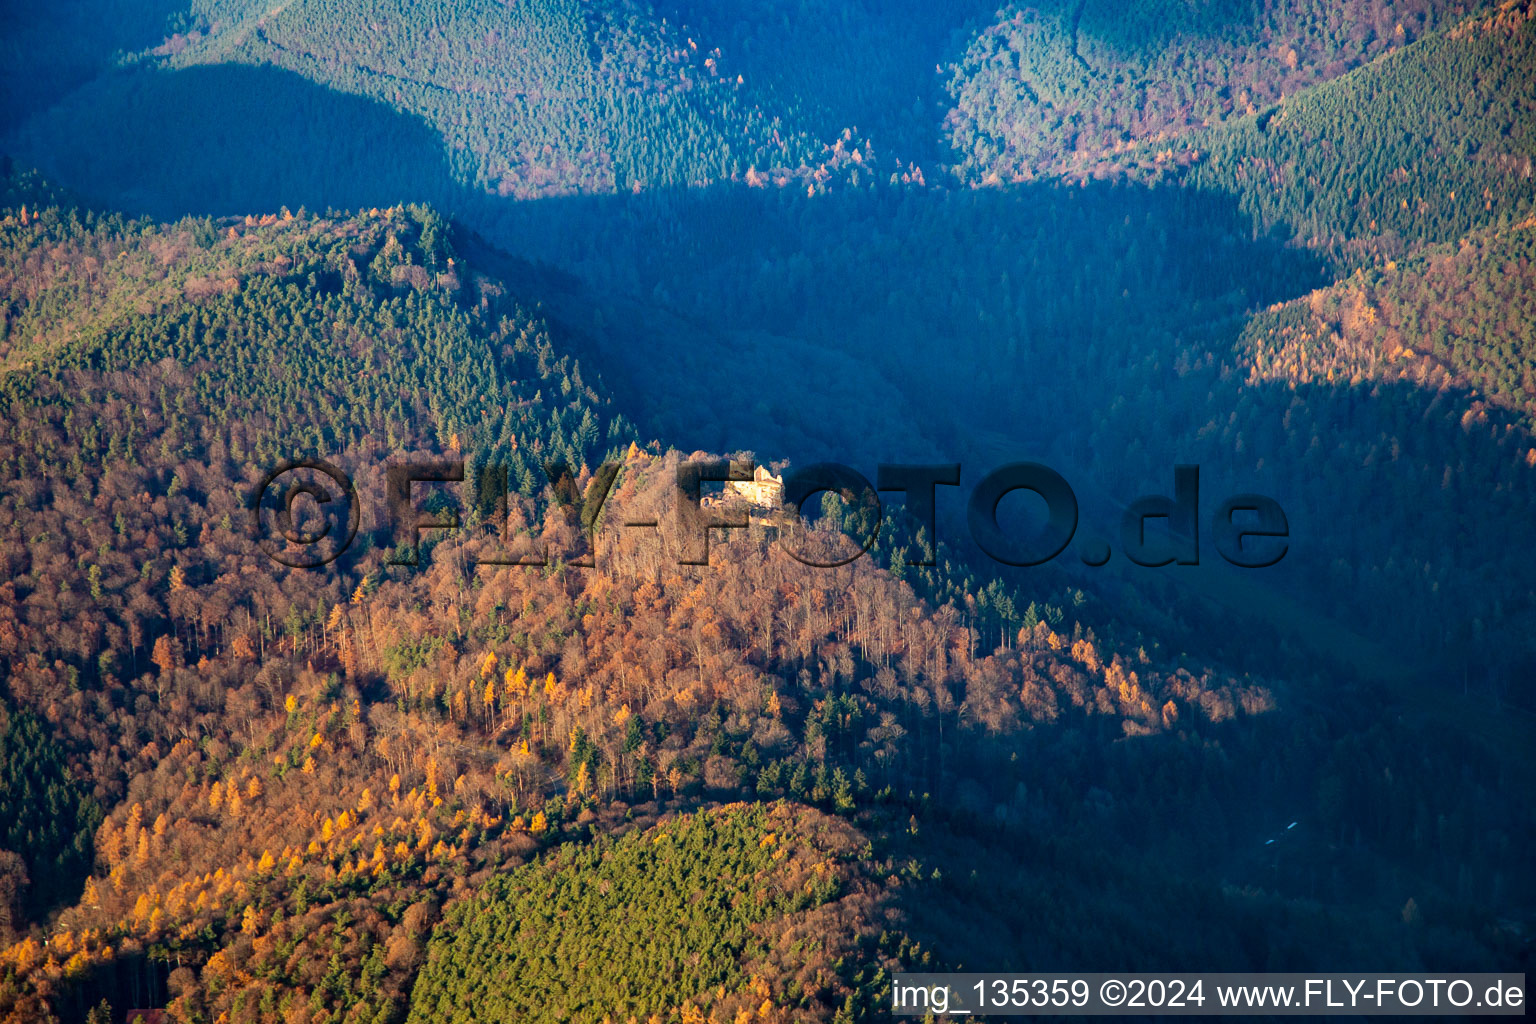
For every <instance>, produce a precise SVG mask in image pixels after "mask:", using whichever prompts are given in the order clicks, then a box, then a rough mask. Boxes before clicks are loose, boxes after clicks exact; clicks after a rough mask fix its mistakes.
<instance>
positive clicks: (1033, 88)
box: [945, 0, 1490, 183]
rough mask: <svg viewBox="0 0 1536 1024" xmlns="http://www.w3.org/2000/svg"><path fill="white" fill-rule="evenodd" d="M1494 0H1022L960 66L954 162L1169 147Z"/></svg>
mask: <svg viewBox="0 0 1536 1024" xmlns="http://www.w3.org/2000/svg"><path fill="white" fill-rule="evenodd" d="M1486 6H1490V5H1489V4H1486V3H1478V2H1476V0H1450V2H1446V0H1355V2H1351V3H1330V2H1325V0H1279V2H1272V3H1253V2H1251V0H1215V2H1206V3H1193V4H1192V3H1184V2H1182V0H1143V2H1138V3H1114V2H1110V0H1043V2H1035V3H1020V4H1011V5H1008V6H1005V7H1004V8H1002V9H1001V10H1000V11H999V12H998V14H997V18H996V20H995V21H994V22H993V23H992V24H990V25H988V26H987V27H986V28H985V29H983V30H982V31H981V32H979V33H977V35H976V37H975V39H974V40H972V42H971V43H970V44H969V46H968V47H967V48H966V51H965V53H964V55H963V56H961V57H960V58H959V59H958V60H956V61H955V62H954V63H953V66H952V77H951V79H950V84H949V91H950V95H951V96H952V98H953V101H954V106H953V109H951V110H950V112H949V115H948V117H947V119H946V122H945V127H946V130H947V131H948V133H949V136H950V139H951V141H952V143H953V145H954V147H955V149H956V151H957V153H956V155H957V157H958V164H957V167H956V170H957V172H958V173H960V174H961V175H963V176H964V177H966V178H967V179H969V180H972V181H988V182H993V183H996V182H999V181H1021V180H1022V181H1028V180H1031V179H1034V178H1037V177H1042V176H1055V175H1058V174H1072V175H1094V174H1103V173H1110V172H1113V171H1114V170H1115V169H1116V168H1117V167H1118V166H1120V165H1123V164H1125V163H1127V162H1129V163H1136V162H1138V161H1142V160H1152V159H1153V158H1154V156H1155V155H1156V154H1159V153H1160V152H1162V153H1163V156H1166V155H1167V154H1166V152H1164V151H1165V150H1166V148H1167V147H1168V145H1169V143H1170V142H1171V141H1172V140H1175V139H1178V138H1179V137H1180V136H1182V135H1185V134H1187V133H1188V132H1190V131H1191V130H1192V129H1196V128H1200V127H1202V126H1207V125H1211V124H1213V123H1217V122H1221V121H1225V120H1227V119H1229V118H1233V117H1242V116H1243V115H1245V114H1253V113H1255V112H1256V111H1257V110H1259V109H1261V108H1264V107H1268V106H1270V105H1271V104H1273V103H1275V102H1277V101H1279V100H1281V99H1283V98H1285V97H1287V96H1292V95H1295V94H1296V93H1299V92H1301V91H1302V90H1304V89H1307V88H1308V87H1310V86H1314V85H1317V84H1318V83H1319V82H1325V81H1328V80H1329V79H1332V78H1335V77H1338V76H1339V75H1341V74H1343V73H1344V72H1346V71H1348V70H1349V69H1351V68H1354V67H1358V66H1360V65H1362V64H1365V63H1367V62H1369V61H1372V60H1374V59H1375V58H1378V57H1381V56H1382V55H1384V54H1388V53H1391V52H1393V51H1394V50H1396V49H1398V48H1400V47H1402V46H1404V45H1406V44H1407V43H1409V42H1411V41H1413V40H1415V39H1418V38H1420V37H1421V36H1423V35H1424V34H1425V33H1427V32H1431V31H1433V30H1434V29H1437V28H1445V27H1447V26H1448V25H1451V24H1454V23H1455V22H1456V20H1457V19H1458V17H1459V16H1460V15H1463V14H1465V13H1467V12H1468V11H1471V10H1475V9H1477V8H1479V7H1486ZM1163 156H1158V157H1157V158H1158V159H1162V158H1163Z"/></svg>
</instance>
